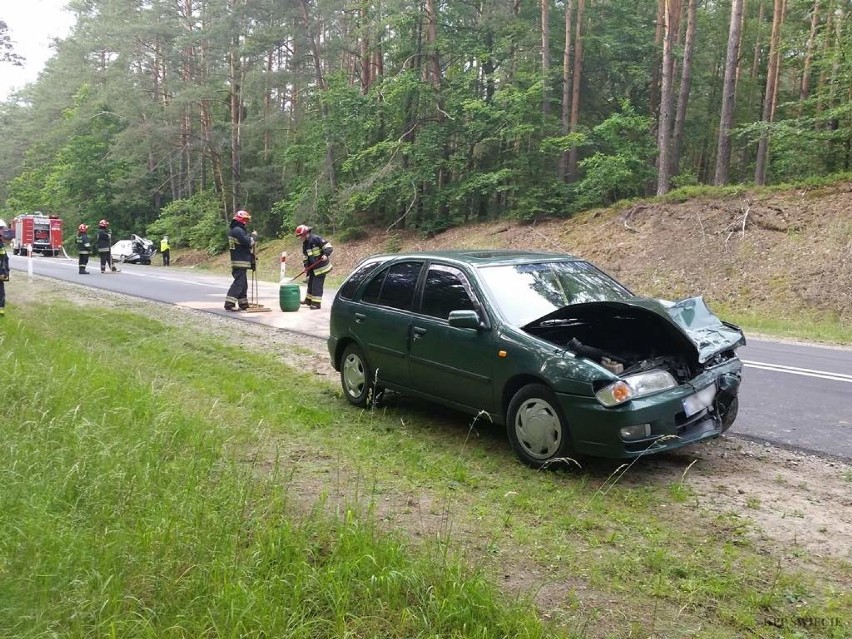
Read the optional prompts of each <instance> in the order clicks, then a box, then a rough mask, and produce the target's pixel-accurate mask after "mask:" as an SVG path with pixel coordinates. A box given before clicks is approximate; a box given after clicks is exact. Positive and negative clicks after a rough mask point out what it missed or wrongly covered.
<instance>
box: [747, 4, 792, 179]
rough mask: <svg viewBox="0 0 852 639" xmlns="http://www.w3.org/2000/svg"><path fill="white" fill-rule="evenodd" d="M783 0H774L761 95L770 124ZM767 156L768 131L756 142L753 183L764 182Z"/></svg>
mask: <svg viewBox="0 0 852 639" xmlns="http://www.w3.org/2000/svg"><path fill="white" fill-rule="evenodd" d="M785 8H786V2H785V0H775V5H774V9H773V13H772V35H771V37H770V40H769V69H768V70H767V72H766V92H765V93H764V97H763V118H762V120H763V122H764V123H765V124H767V125H768V124H771V123H772V122H774V121H775V105H776V100H777V97H778V72H779V68H780V66H781V64H780V54H779V51H778V48H779V44H780V41H781V26H782V25H783V24H784V9H785ZM768 158H769V132H768V131H764V132H763V133H761V135H760V141H759V142H758V144H757V159H756V160H755V167H754V183H755V184H757V185H759V186H762V185H764V184H766V167H767V164H768Z"/></svg>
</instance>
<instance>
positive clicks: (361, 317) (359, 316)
mask: <svg viewBox="0 0 852 639" xmlns="http://www.w3.org/2000/svg"><path fill="white" fill-rule="evenodd" d="M366 317H367V316H366V315H364V314H363V313H355V323H356V324H360V323H361V322H363V321H364V319H365V318H366Z"/></svg>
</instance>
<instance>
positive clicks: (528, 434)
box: [506, 384, 572, 468]
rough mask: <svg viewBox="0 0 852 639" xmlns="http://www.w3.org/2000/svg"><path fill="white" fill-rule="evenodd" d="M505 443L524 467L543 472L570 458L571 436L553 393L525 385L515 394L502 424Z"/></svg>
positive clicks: (542, 386)
mask: <svg viewBox="0 0 852 639" xmlns="http://www.w3.org/2000/svg"><path fill="white" fill-rule="evenodd" d="M506 430H507V434H508V436H509V443H510V444H511V445H512V448H513V449H514V451H515V454H516V455H517V456H518V457H519V458H520V459H521V461H523V462H524V463H525V464H527V465H528V466H532V467H533V468H546V467H548V466H552V465H553V464H554V463H556V462H558V461H562V460H567V459H568V458H569V457H570V455H571V450H572V449H571V435H570V433H569V432H568V426H567V424H566V422H565V417H564V416H563V415H562V410H561V409H560V408H559V402H558V400H557V399H556V395H554V393H553V391H551V390H550V389H549V388H547V386H544V385H542V384H529V385H527V386H524V387H523V388H521V390H519V391H518V392H517V393H515V396H514V397H513V398H512V401H511V402H510V403H509V412H508V415H507V420H506Z"/></svg>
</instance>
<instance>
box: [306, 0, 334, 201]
mask: <svg viewBox="0 0 852 639" xmlns="http://www.w3.org/2000/svg"><path fill="white" fill-rule="evenodd" d="M301 4H302V19H303V20H304V24H305V29H307V32H308V41H309V43H310V46H311V56H312V57H313V60H314V77H315V78H316V82H317V89H319V91H320V97H319V101H320V111H321V113H322V117H323V119H327V118H328V104H327V103H326V100H327V97H326V96H325V95H324V94H325V93H326V91H327V90H328V87H327V86H326V82H325V74H324V73H323V67H322V58H320V52H319V43H318V36H317V34H316V33H315V32H314V27H313V21H312V20H311V15H310V12H309V11H308V2H307V0H301ZM325 170H326V173H327V175H328V184H329V187H330V188H331V192H332V193H336V192H337V175H336V173H335V170H334V148H333V146H332V143H331V140H328V139H326V143H325Z"/></svg>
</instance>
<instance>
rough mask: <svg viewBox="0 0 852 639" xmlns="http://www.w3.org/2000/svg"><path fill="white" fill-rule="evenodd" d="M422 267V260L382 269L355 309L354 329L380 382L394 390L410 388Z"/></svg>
mask: <svg viewBox="0 0 852 639" xmlns="http://www.w3.org/2000/svg"><path fill="white" fill-rule="evenodd" d="M422 268H423V261H422V260H406V261H401V262H395V263H393V264H390V265H389V266H387V267H385V268H382V269H379V270H378V272H377V273H375V274H374V275H373V276H372V277H371V279H370V280H369V281H368V283H367V284H366V286H365V287H364V290H363V293H362V294H361V298H360V301H359V303H358V304H357V305H355V308H354V309H353V311H354V312H353V316H352V321H351V324H350V326H351V330H352V332H353V334H354V335H355V337H356V339H357V340H358V342H359V343H360V344H361V345H362V347H363V348H364V351H365V352H364V355H365V356H366V358H367V362H368V363H369V364H370V367H371V368H372V369H373V371H374V372H375V375H376V376H377V378H378V380H379V382H380V383H381V384H382V385H384V386H388V387H390V388H400V389H404V388H408V386H409V357H408V350H409V340H410V334H411V332H410V331H411V317H412V307H413V304H414V292H415V290H416V288H417V282H418V279H419V278H420V272H421V270H422Z"/></svg>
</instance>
